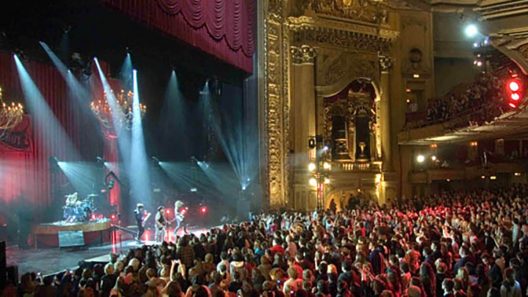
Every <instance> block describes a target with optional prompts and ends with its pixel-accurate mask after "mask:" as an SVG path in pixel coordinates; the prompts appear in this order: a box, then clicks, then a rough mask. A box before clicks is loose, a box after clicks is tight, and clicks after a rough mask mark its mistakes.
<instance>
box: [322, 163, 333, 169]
mask: <svg viewBox="0 0 528 297" xmlns="http://www.w3.org/2000/svg"><path fill="white" fill-rule="evenodd" d="M323 169H324V170H330V169H332V164H330V163H329V162H324V163H323Z"/></svg>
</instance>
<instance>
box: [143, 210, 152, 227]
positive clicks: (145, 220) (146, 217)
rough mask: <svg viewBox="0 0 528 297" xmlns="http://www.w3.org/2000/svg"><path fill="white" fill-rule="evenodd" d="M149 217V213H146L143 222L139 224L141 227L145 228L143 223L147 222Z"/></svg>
mask: <svg viewBox="0 0 528 297" xmlns="http://www.w3.org/2000/svg"><path fill="white" fill-rule="evenodd" d="M150 215H151V213H150V212H149V213H147V215H146V216H145V218H143V222H141V226H143V227H145V222H147V220H148V219H149V218H150Z"/></svg>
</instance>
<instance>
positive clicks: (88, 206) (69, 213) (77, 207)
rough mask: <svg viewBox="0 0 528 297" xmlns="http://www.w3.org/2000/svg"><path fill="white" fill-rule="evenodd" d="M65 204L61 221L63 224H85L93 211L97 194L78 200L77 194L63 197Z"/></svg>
mask: <svg viewBox="0 0 528 297" xmlns="http://www.w3.org/2000/svg"><path fill="white" fill-rule="evenodd" d="M65 197H66V203H65V205H64V206H63V219H64V221H65V222H68V223H74V222H87V221H89V220H90V219H91V217H92V213H93V212H94V211H95V204H94V198H95V197H97V194H89V195H87V196H86V198H84V199H83V198H79V194H78V193H77V192H75V193H73V194H69V195H65Z"/></svg>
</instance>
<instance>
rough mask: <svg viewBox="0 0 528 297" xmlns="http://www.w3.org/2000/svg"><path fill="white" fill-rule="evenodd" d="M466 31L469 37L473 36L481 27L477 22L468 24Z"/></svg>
mask: <svg viewBox="0 0 528 297" xmlns="http://www.w3.org/2000/svg"><path fill="white" fill-rule="evenodd" d="M464 33H465V34H466V36H467V37H469V38H473V37H475V36H477V34H479V29H478V27H477V25H475V24H468V25H467V26H466V28H464Z"/></svg>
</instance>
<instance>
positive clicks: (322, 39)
mask: <svg viewBox="0 0 528 297" xmlns="http://www.w3.org/2000/svg"><path fill="white" fill-rule="evenodd" d="M293 42H295V43H303V42H305V43H311V44H317V45H322V44H325V45H332V46H335V47H339V48H346V49H348V50H360V51H369V52H378V51H382V52H387V51H388V50H389V47H390V42H389V40H387V39H379V38H377V37H373V36H371V35H362V34H357V33H354V32H340V31H329V32H325V31H314V30H309V31H298V32H294V34H293Z"/></svg>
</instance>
